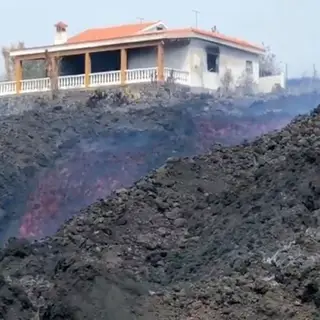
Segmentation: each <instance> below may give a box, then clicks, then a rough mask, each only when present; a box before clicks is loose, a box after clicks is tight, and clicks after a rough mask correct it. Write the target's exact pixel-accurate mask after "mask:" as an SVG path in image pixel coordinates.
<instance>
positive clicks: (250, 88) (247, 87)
mask: <svg viewBox="0 0 320 320" xmlns="http://www.w3.org/2000/svg"><path fill="white" fill-rule="evenodd" d="M255 86H256V84H255V82H254V79H253V76H252V74H251V73H249V72H247V71H243V72H242V74H241V76H240V77H239V78H238V80H237V88H238V90H240V92H241V93H242V94H245V95H248V94H249V95H251V94H254V93H255V89H256V88H255Z"/></svg>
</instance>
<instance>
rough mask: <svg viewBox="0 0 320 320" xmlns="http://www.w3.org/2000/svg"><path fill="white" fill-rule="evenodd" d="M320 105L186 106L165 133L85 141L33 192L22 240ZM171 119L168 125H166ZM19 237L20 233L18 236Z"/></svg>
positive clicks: (306, 100) (312, 96) (309, 100)
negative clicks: (172, 164) (171, 164)
mask: <svg viewBox="0 0 320 320" xmlns="http://www.w3.org/2000/svg"><path fill="white" fill-rule="evenodd" d="M319 101H320V95H319V94H317V93H309V94H304V95H299V96H289V97H286V96H282V97H277V98H276V99H271V100H268V101H264V100H261V101H254V102H250V104H249V105H247V106H244V105H243V101H242V102H241V103H240V102H239V103H235V102H232V103H231V105H230V103H229V104H221V105H218V104H217V103H216V104H214V105H212V106H210V105H208V104H207V103H205V101H203V103H199V102H197V103H196V104H194V105H185V106H180V108H178V109H177V110H178V111H177V114H176V116H175V117H173V118H172V119H171V122H168V121H167V120H166V119H158V121H159V123H160V124H161V123H162V124H163V125H162V129H159V128H157V129H152V130H144V131H137V130H118V131H115V132H113V133H112V134H110V135H109V136H108V137H107V138H101V137H100V138H96V137H93V138H92V139H83V140H81V142H80V143H79V144H78V145H77V146H76V147H73V148H72V149H70V150H68V152H67V153H66V154H65V156H64V157H63V159H60V160H59V161H57V162H56V164H55V166H54V167H52V168H48V169H46V170H44V171H42V172H39V173H38V175H37V177H36V181H37V183H36V185H35V187H34V189H33V190H32V191H31V192H30V194H29V197H28V200H27V203H26V204H25V210H24V213H23V215H22V218H21V221H20V225H19V230H17V232H16V233H17V234H14V235H18V236H20V237H24V238H29V239H39V238H42V237H45V236H50V235H52V234H53V233H54V232H56V231H57V229H58V228H59V227H60V226H61V224H62V223H63V222H64V221H66V220H67V219H70V218H71V217H72V216H74V215H75V214H77V212H79V210H81V209H82V208H85V207H87V206H88V205H90V204H91V203H93V202H94V201H95V200H97V199H99V198H104V197H107V196H108V195H110V194H111V192H112V191H114V190H116V189H119V188H121V187H128V186H130V185H132V184H133V183H134V181H136V180H137V179H139V178H140V177H142V176H144V175H145V174H147V173H148V172H150V171H151V170H152V169H155V168H156V167H159V166H161V165H162V164H163V163H164V161H165V160H166V159H167V158H168V157H170V156H188V155H194V154H198V153H203V152H206V151H208V150H209V149H210V148H212V146H213V145H214V144H217V143H220V144H223V145H233V144H238V143H242V142H243V141H244V140H249V141H250V140H252V139H254V138H255V137H257V136H259V135H261V134H264V133H267V132H269V131H272V130H277V129H281V128H282V127H283V126H285V125H286V124H288V123H289V122H290V121H291V120H292V118H293V117H295V116H297V115H298V114H302V113H307V112H309V111H310V110H311V109H312V108H313V107H315V106H316V105H317V104H318V103H319ZM162 120H163V121H162ZM11 236H12V234H11Z"/></svg>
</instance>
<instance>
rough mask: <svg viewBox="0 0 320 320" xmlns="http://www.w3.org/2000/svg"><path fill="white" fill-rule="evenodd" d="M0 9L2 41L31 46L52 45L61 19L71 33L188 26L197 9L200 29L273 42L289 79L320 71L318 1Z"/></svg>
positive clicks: (96, 0)
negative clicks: (159, 24) (154, 24)
mask: <svg viewBox="0 0 320 320" xmlns="http://www.w3.org/2000/svg"><path fill="white" fill-rule="evenodd" d="M0 8H1V11H2V14H1V19H0V27H1V33H0V44H1V45H7V44H10V43H11V42H16V41H19V40H23V41H25V43H26V45H28V46H34V45H45V44H52V42H53V38H54V28H53V25H54V23H56V22H57V21H59V20H62V21H64V22H66V23H67V24H68V25H69V29H68V30H69V31H68V33H69V35H73V34H75V33H77V32H80V31H82V30H83V29H86V28H90V27H103V26H108V25H115V24H125V23H132V22H136V21H138V19H137V18H138V17H141V18H144V19H145V20H151V21H153V20H162V21H163V22H165V23H166V24H167V25H168V26H169V27H187V26H194V25H195V15H194V13H193V12H192V10H193V9H196V10H198V11H200V14H199V16H198V26H199V28H203V29H210V28H211V27H212V26H213V25H216V26H217V28H218V30H219V31H220V32H222V33H225V34H227V35H231V36H237V37H239V38H243V39H245V40H250V41H253V42H256V43H261V42H264V43H265V44H268V45H270V46H271V47H272V50H273V51H274V53H275V54H276V55H277V57H278V60H279V61H283V62H284V63H287V64H288V73H289V77H292V76H301V75H311V74H312V70H313V64H315V65H316V67H317V68H319V71H320V41H319V38H320V31H319V26H318V23H317V19H318V16H319V11H320V1H319V0H305V1H301V0H299V1H298V0H264V1H262V0H220V1H214V0H197V1H189V0H184V1H182V0H175V1H173V0H157V1H150V0H134V1H132V0H130V1H129V0H122V1H106V0H89V1H74V0H54V1H40V0H27V1H2V4H1V5H0ZM15 19H17V20H15ZM1 70H3V68H1ZM319 73H320V72H319Z"/></svg>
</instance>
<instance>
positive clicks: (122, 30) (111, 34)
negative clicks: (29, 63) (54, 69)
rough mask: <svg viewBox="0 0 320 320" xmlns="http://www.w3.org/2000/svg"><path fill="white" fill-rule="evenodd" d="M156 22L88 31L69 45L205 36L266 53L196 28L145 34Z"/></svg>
mask: <svg viewBox="0 0 320 320" xmlns="http://www.w3.org/2000/svg"><path fill="white" fill-rule="evenodd" d="M158 22H159V21H156V22H146V23H136V24H127V25H121V26H115V27H108V28H97V29H88V30H86V31H84V32H81V33H79V34H78V35H75V36H74V37H71V38H69V40H68V43H69V44H74V43H81V42H91V41H103V40H111V39H118V38H130V37H136V36H138V34H140V35H156V34H158V35H159V34H162V35H163V38H171V37H177V38H178V37H192V36H194V35H199V36H205V37H209V38H211V39H212V41H215V40H216V41H217V40H218V41H219V40H220V41H225V42H227V43H230V44H234V45H238V46H240V47H243V48H247V49H253V50H258V51H262V52H263V51H264V48H263V46H259V45H256V44H252V43H249V42H247V41H245V40H241V39H238V38H235V37H230V36H226V35H224V34H222V33H219V32H214V31H207V30H201V29H196V28H183V29H167V30H166V29H165V30H159V31H150V32H143V33H141V31H143V30H144V29H146V28H148V27H150V26H152V25H155V24H156V23H158Z"/></svg>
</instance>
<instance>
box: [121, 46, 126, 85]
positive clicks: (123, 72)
mask: <svg viewBox="0 0 320 320" xmlns="http://www.w3.org/2000/svg"><path fill="white" fill-rule="evenodd" d="M120 64H121V66H120V69H121V70H120V79H121V85H125V84H126V70H127V69H128V52H127V49H125V48H122V49H121V60H120Z"/></svg>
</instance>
